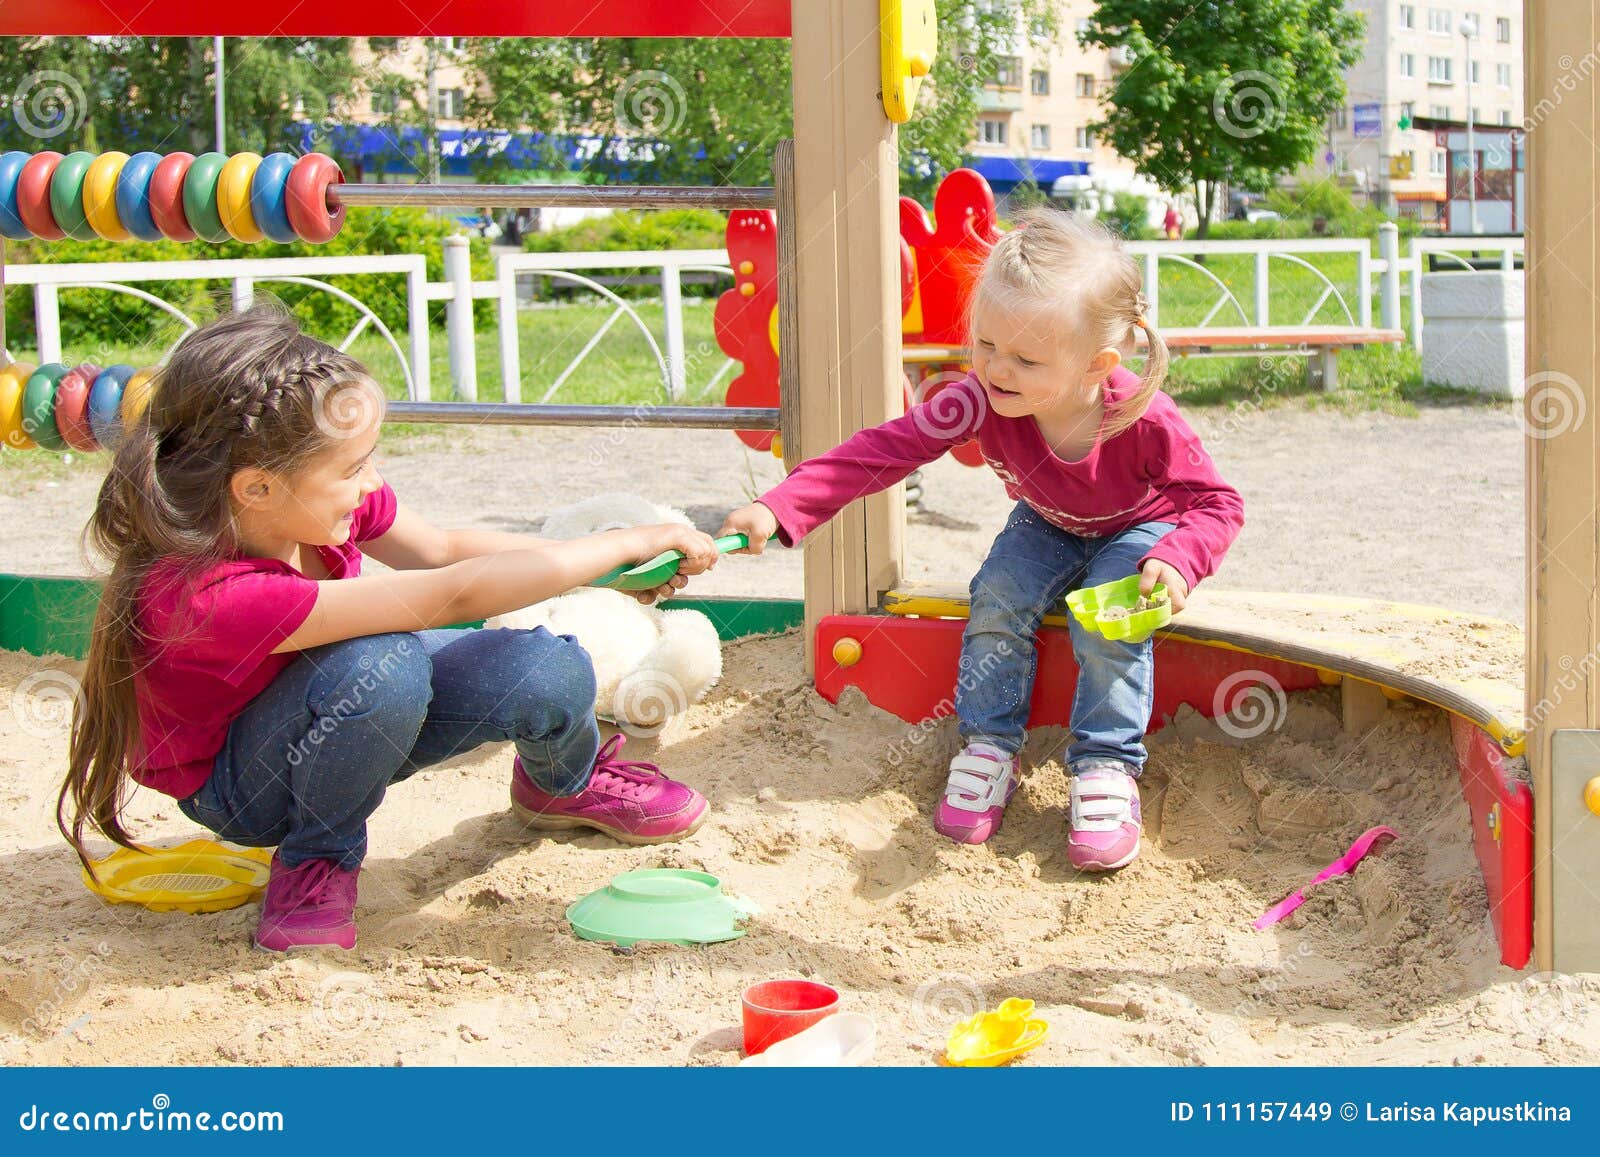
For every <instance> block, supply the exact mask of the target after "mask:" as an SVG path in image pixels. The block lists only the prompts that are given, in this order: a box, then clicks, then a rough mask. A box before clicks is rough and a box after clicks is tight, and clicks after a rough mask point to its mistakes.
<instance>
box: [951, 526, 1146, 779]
mask: <svg viewBox="0 0 1600 1157" xmlns="http://www.w3.org/2000/svg"><path fill="white" fill-rule="evenodd" d="M1171 529H1172V524H1171V523H1170V522H1146V523H1142V524H1140V525H1139V526H1135V527H1131V528H1129V529H1128V530H1125V531H1123V532H1122V533H1121V534H1114V535H1108V536H1106V537H1105V538H1080V537H1079V536H1078V535H1075V534H1068V533H1067V532H1066V531H1064V530H1062V529H1060V528H1059V527H1057V526H1055V525H1053V524H1051V523H1050V522H1047V521H1046V520H1045V519H1044V518H1043V517H1042V516H1040V515H1039V514H1038V513H1037V512H1035V511H1034V509H1033V508H1032V507H1031V506H1029V505H1028V504H1027V503H1025V502H1019V503H1018V504H1017V508H1016V509H1015V510H1013V511H1012V512H1011V517H1010V518H1009V519H1008V520H1007V521H1006V525H1005V529H1004V530H1002V531H1001V532H1000V535H999V537H998V538H996V539H995V540H994V546H992V547H991V548H990V549H989V557H988V558H986V559H984V560H983V566H981V567H979V568H978V573H977V575H976V576H975V577H974V578H973V580H972V590H971V596H972V599H971V603H972V611H971V615H970V617H969V618H968V620H967V629H966V632H965V634H963V635H962V637H961V672H960V676H959V679H958V681H957V683H956V717H957V718H958V720H959V721H960V725H961V736H962V739H963V740H965V741H966V742H968V743H971V742H974V741H976V742H982V743H992V744H994V745H995V746H996V747H999V748H1001V749H1002V750H1004V751H1008V752H1012V753H1015V752H1018V751H1021V750H1022V744H1023V740H1024V739H1025V738H1026V736H1027V731H1026V728H1027V723H1028V704H1029V701H1030V700H1031V699H1032V697H1033V679H1034V672H1035V660H1036V646H1035V642H1034V636H1035V635H1036V634H1037V632H1038V630H1039V622H1040V620H1041V619H1043V618H1044V613H1045V611H1047V610H1049V609H1050V608H1051V607H1052V606H1054V605H1055V604H1056V602H1057V601H1059V600H1060V598H1061V596H1062V595H1064V594H1066V592H1068V591H1071V590H1077V589H1078V588H1080V587H1091V586H1097V585H1099V584H1100V583H1105V582H1111V581H1112V580H1113V579H1120V578H1126V577H1127V576H1129V575H1130V574H1135V573H1137V571H1138V569H1139V560H1140V559H1141V558H1143V557H1144V556H1145V554H1146V552H1148V551H1149V549H1150V547H1151V546H1153V545H1154V544H1155V543H1156V542H1157V541H1158V540H1159V539H1160V538H1161V537H1162V536H1163V535H1164V534H1166V533H1167V532H1168V531H1169V530H1171ZM1070 630H1071V633H1072V652H1073V654H1074V655H1075V656H1076V657H1077V660H1078V687H1077V692H1076V693H1075V694H1074V695H1073V699H1072V743H1071V745H1070V746H1069V747H1068V748H1067V765H1068V767H1069V768H1071V767H1075V766H1076V765H1077V764H1078V763H1080V762H1081V761H1083V760H1085V759H1089V758H1110V759H1117V760H1121V761H1122V762H1123V763H1126V764H1128V765H1129V766H1130V767H1132V768H1133V770H1134V774H1136V775H1137V774H1138V772H1139V771H1140V770H1141V769H1142V768H1143V767H1144V761H1145V749H1144V732H1145V728H1146V727H1147V726H1148V725H1149V723H1150V710H1151V707H1152V706H1153V702H1154V701H1153V684H1154V678H1153V676H1154V662H1153V656H1152V654H1151V643H1150V641H1149V640H1148V639H1147V640H1145V641H1144V642H1143V643H1122V642H1117V641H1115V640H1112V639H1107V638H1106V637H1105V636H1104V635H1101V634H1099V633H1097V632H1095V631H1086V630H1084V629H1083V628H1082V627H1080V626H1079V625H1078V623H1077V620H1075V619H1074V620H1072V622H1071V626H1070Z"/></svg>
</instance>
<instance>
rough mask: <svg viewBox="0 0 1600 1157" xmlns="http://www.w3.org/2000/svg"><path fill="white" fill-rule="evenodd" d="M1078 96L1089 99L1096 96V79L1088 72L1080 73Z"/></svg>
mask: <svg viewBox="0 0 1600 1157" xmlns="http://www.w3.org/2000/svg"><path fill="white" fill-rule="evenodd" d="M1078 95H1079V96H1087V97H1092V96H1094V77H1092V76H1090V75H1089V74H1088V73H1087V72H1080V73H1078Z"/></svg>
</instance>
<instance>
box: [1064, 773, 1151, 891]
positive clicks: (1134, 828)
mask: <svg viewBox="0 0 1600 1157" xmlns="http://www.w3.org/2000/svg"><path fill="white" fill-rule="evenodd" d="M1143 830H1144V825H1143V823H1142V822H1141V820H1140V816H1139V781H1138V779H1136V778H1135V777H1134V776H1133V775H1132V774H1130V772H1129V770H1128V765H1127V764H1125V763H1122V762H1120V761H1118V760H1114V759H1090V760H1085V761H1084V762H1083V763H1081V764H1079V765H1078V766H1077V767H1076V768H1074V769H1073V775H1072V808H1071V813H1070V816H1069V819H1068V831H1067V859H1069V860H1070V861H1071V862H1072V866H1073V867H1074V868H1077V869H1078V870H1079V871H1080V872H1109V871H1112V870H1114V869H1116V868H1123V867H1126V866H1127V865H1129V864H1131V863H1133V861H1134V860H1135V859H1136V858H1138V855H1139V835H1140V833H1141V832H1142V831H1143Z"/></svg>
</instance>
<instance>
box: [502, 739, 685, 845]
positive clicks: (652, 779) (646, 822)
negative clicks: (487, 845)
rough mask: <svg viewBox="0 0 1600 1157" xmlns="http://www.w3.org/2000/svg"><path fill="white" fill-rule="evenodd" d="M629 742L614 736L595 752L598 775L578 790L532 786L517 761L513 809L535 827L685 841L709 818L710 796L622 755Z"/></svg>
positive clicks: (631, 840)
mask: <svg viewBox="0 0 1600 1157" xmlns="http://www.w3.org/2000/svg"><path fill="white" fill-rule="evenodd" d="M623 743H624V740H623V737H622V736H621V735H613V736H612V737H611V738H610V739H608V740H607V741H606V743H605V746H603V747H602V748H601V749H600V754H599V755H597V756H595V760H594V774H593V775H591V776H590V777H589V782H588V784H587V785H586V786H585V787H584V789H583V790H582V791H580V792H579V793H578V794H577V795H566V796H562V795H551V794H550V793H549V792H546V791H541V790H540V789H539V788H537V787H535V786H534V785H533V781H532V780H530V779H529V778H528V776H527V773H526V772H524V771H523V770H522V760H521V758H520V757H519V758H517V759H514V760H513V761H512V773H511V808H512V810H513V811H515V812H516V813H517V815H519V816H520V817H521V818H522V822H523V823H525V824H527V825H528V826H529V827H531V828H539V829H541V830H544V831H557V830H561V829H564V828H594V829H596V830H597V831H602V832H605V834H606V835H608V836H611V837H612V838H613V839H618V840H621V841H622V842H623V843H625V844H664V843H667V842H668V841H670V840H681V839H682V838H683V837H684V836H686V835H688V834H689V833H690V832H692V831H694V830H695V829H696V828H698V827H699V826H700V824H701V823H702V822H703V821H704V820H705V818H706V812H707V810H708V805H707V803H706V800H705V797H704V796H702V795H701V794H700V793H699V792H697V791H695V790H694V788H692V787H689V786H688V785H687V784H682V783H679V782H678V781H677V780H674V779H668V778H667V777H666V776H664V775H662V774H661V769H660V768H659V767H657V766H656V765H655V764H653V763H636V762H633V761H631V760H626V759H623V758H622V757H621V756H620V755H619V754H618V749H619V748H621V747H622V744H623Z"/></svg>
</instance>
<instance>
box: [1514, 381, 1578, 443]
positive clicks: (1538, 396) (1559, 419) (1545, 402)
mask: <svg viewBox="0 0 1600 1157" xmlns="http://www.w3.org/2000/svg"><path fill="white" fill-rule="evenodd" d="M1587 413H1588V403H1587V402H1586V401H1585V400H1584V397H1583V390H1582V388H1581V387H1579V385H1578V383H1577V382H1576V381H1575V380H1574V379H1572V378H1571V377H1569V376H1568V375H1566V374H1563V373H1559V372H1557V371H1555V370H1542V371H1540V372H1539V373H1536V374H1532V375H1530V376H1529V378H1528V379H1527V381H1526V382H1525V383H1524V384H1523V395H1522V432H1523V433H1524V434H1525V435H1527V436H1528V437H1529V438H1535V439H1538V440H1539V441H1543V440H1544V439H1546V438H1558V437H1560V436H1561V435H1562V434H1566V433H1569V432H1571V431H1572V430H1575V429H1576V428H1577V427H1579V426H1581V425H1582V424H1583V419H1584V417H1585V416H1586V415H1587Z"/></svg>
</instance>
